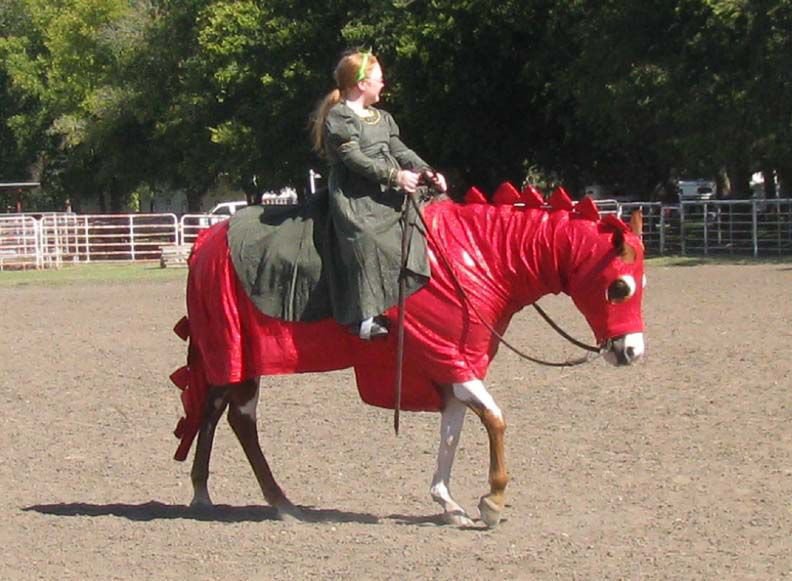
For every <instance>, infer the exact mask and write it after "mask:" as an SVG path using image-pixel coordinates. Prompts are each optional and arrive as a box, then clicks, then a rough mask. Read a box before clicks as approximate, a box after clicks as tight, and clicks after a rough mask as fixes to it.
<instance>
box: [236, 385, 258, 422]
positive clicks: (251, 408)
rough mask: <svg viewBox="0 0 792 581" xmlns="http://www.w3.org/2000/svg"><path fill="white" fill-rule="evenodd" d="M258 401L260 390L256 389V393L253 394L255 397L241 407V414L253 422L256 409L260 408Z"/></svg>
mask: <svg viewBox="0 0 792 581" xmlns="http://www.w3.org/2000/svg"><path fill="white" fill-rule="evenodd" d="M258 401H259V388H258V387H256V391H255V392H254V393H253V397H251V398H250V399H249V400H248V401H246V402H245V403H244V404H243V405H241V406H239V413H240V414H242V415H244V416H248V417H249V418H250V419H251V420H252V421H253V422H255V421H256V408H257V407H258Z"/></svg>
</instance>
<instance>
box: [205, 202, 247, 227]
mask: <svg viewBox="0 0 792 581" xmlns="http://www.w3.org/2000/svg"><path fill="white" fill-rule="evenodd" d="M247 205H248V203H247V201H246V200H239V201H235V202H220V203H219V204H216V205H215V206H214V207H213V208H212V209H211V210H209V214H208V215H207V216H206V217H204V218H201V219H200V220H199V225H200V226H201V227H202V228H206V227H208V226H213V225H214V224H217V223H218V222H222V221H223V220H227V219H228V218H230V217H231V216H233V215H234V214H236V212H237V211H238V210H241V209H242V208H245V207H247Z"/></svg>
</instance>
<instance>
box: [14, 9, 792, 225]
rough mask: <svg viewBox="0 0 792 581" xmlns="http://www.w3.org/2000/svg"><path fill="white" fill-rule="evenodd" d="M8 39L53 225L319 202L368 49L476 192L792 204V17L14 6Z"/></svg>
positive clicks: (450, 167)
mask: <svg viewBox="0 0 792 581" xmlns="http://www.w3.org/2000/svg"><path fill="white" fill-rule="evenodd" d="M0 30H2V37H0V179H27V178H29V177H33V178H41V179H42V180H43V181H44V183H45V184H46V191H47V192H48V196H49V197H48V199H47V200H44V201H43V202H42V203H49V204H55V203H58V201H59V200H62V199H63V198H65V197H72V198H73V199H74V198H75V197H78V196H80V195H99V196H100V197H101V199H102V200H104V202H105V204H106V209H107V210H119V209H122V208H123V207H124V206H125V205H126V204H127V202H128V200H129V197H130V196H131V195H132V194H133V192H135V191H136V190H138V189H140V188H144V187H145V188H149V189H161V190H166V191H167V190H173V189H182V190H184V191H186V192H187V193H188V198H189V203H190V206H191V208H193V209H197V208H198V205H199V204H200V200H201V197H202V195H203V194H204V193H205V192H206V191H207V189H208V188H210V187H211V186H212V184H214V183H215V182H216V181H217V179H218V178H219V177H220V176H225V178H226V179H230V180H231V181H232V182H233V183H234V184H236V185H237V186H238V187H240V188H242V189H244V190H246V191H248V192H250V193H252V192H253V191H254V190H255V189H256V188H261V187H262V186H263V185H267V184H269V185H277V184H285V183H287V182H291V183H293V184H295V185H297V186H298V187H299V186H301V185H302V181H303V180H304V179H305V175H306V172H307V169H308V167H311V166H313V167H318V166H319V164H320V163H321V162H320V161H319V160H318V159H317V158H316V157H315V156H314V155H313V154H312V153H311V151H310V145H309V143H308V132H307V124H308V119H309V117H310V115H311V112H312V110H313V108H314V106H315V104H316V103H317V101H318V100H319V99H320V98H321V97H322V96H323V95H324V94H325V93H326V92H327V91H329V90H330V89H331V88H332V77H331V73H332V68H333V66H334V64H335V62H336V60H337V59H338V56H339V55H340V53H341V52H342V51H343V50H344V49H345V48H348V47H355V46H359V47H371V48H372V49H373V50H374V51H375V52H376V53H377V54H378V55H379V56H380V59H381V60H382V62H383V64H384V68H385V75H386V80H387V87H386V92H385V95H384V99H383V106H384V107H386V108H388V109H389V110H391V111H392V112H393V113H394V115H395V117H396V119H397V120H398V121H399V123H400V125H401V127H402V132H403V134H404V136H405V138H406V140H407V141H408V143H410V144H411V145H412V146H413V147H414V148H415V149H416V150H418V151H419V152H420V153H421V155H422V156H423V157H425V158H426V159H427V160H429V161H430V162H431V163H433V164H434V165H436V166H437V167H438V168H440V169H442V170H444V171H446V172H448V173H449V174H450V175H451V176H452V177H453V181H454V182H455V183H456V184H458V186H459V188H464V187H465V186H466V185H468V184H473V183H475V184H478V185H480V186H483V187H489V188H492V187H494V186H495V185H497V183H499V182H500V181H503V180H506V179H510V180H513V181H517V182H519V181H521V180H522V179H524V178H525V176H526V175H529V174H530V175H532V176H540V177H541V178H542V179H543V180H544V181H546V182H547V183H548V184H549V183H553V182H563V183H565V184H567V185H568V186H569V188H570V189H571V190H573V191H579V190H580V189H581V188H582V186H583V185H585V184H587V183H593V182H600V183H611V184H617V185H619V186H620V187H622V188H623V189H625V190H626V191H629V192H632V193H634V194H636V195H640V196H643V197H649V196H650V195H652V192H653V191H654V190H655V188H656V186H657V185H658V184H663V183H665V182H668V181H669V180H671V179H673V178H674V177H677V176H691V177H693V176H714V175H720V176H722V177H724V178H726V177H728V178H729V180H730V182H731V186H732V190H733V193H734V194H735V195H744V194H746V192H747V190H748V177H749V176H750V174H751V173H752V172H755V171H764V172H765V173H766V174H767V175H768V176H770V175H772V174H776V175H778V177H779V178H780V179H781V182H782V187H785V188H786V191H789V190H790V189H792V161H791V160H792V78H791V77H792V46H790V44H791V43H792V41H791V40H790V34H789V32H790V30H792V0H673V1H670V2H664V1H661V0H638V1H635V0H631V1H627V0H608V1H606V2H594V1H593V0H572V1H566V2H560V1H558V0H500V1H499V2H493V1H491V0H332V1H331V0H0ZM725 183H726V181H725V179H724V184H725Z"/></svg>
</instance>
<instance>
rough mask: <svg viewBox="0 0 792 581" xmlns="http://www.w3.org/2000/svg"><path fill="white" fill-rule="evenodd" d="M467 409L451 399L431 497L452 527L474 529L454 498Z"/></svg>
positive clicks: (442, 424)
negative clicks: (454, 471) (453, 471)
mask: <svg viewBox="0 0 792 581" xmlns="http://www.w3.org/2000/svg"><path fill="white" fill-rule="evenodd" d="M466 411H467V407H466V406H465V404H464V403H462V402H461V401H459V400H458V399H457V398H455V397H449V398H448V401H447V402H446V406H445V408H444V409H443V413H442V415H441V418H440V445H439V446H438V450H437V469H436V470H435V473H434V476H433V477H432V487H431V489H430V491H429V492H430V494H431V495H432V499H433V500H434V501H435V502H436V503H438V504H439V505H440V506H442V507H443V517H444V518H445V520H446V522H447V523H449V524H454V525H457V526H470V525H472V524H473V521H472V520H471V519H470V518H469V517H468V516H467V514H466V513H465V510H464V509H463V508H462V507H461V506H460V505H459V504H457V502H456V501H455V500H454V499H453V498H452V497H451V490H450V483H451V468H452V467H453V466H454V457H455V455H456V450H457V445H458V444H459V437H460V435H461V433H462V426H463V425H464V423H465V412H466Z"/></svg>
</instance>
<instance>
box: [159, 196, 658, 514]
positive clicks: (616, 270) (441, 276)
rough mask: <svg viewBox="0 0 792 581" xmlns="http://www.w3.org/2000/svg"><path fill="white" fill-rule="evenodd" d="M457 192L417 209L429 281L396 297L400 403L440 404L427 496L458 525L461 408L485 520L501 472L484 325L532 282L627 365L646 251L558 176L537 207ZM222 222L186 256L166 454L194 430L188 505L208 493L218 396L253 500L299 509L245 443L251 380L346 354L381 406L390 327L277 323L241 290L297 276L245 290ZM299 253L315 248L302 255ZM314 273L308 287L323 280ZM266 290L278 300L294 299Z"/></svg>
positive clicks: (496, 321)
mask: <svg viewBox="0 0 792 581" xmlns="http://www.w3.org/2000/svg"><path fill="white" fill-rule="evenodd" d="M466 201H467V203H464V204H460V203H455V202H452V201H449V200H444V201H436V202H433V203H430V204H428V205H427V206H426V207H425V209H424V218H425V224H426V225H427V230H428V231H427V243H428V257H429V263H430V267H431V279H430V281H429V283H428V284H427V285H426V286H424V287H423V288H421V289H420V290H418V291H417V292H415V293H414V294H412V295H411V296H409V297H408V298H407V301H406V312H405V314H404V320H405V327H404V363H403V369H402V373H403V375H402V380H403V387H402V396H401V403H400V408H401V409H404V410H416V411H417V410H421V411H440V412H441V413H442V415H441V438H440V446H439V452H438V461H437V469H436V472H435V474H434V477H433V479H432V484H431V495H432V497H433V499H434V500H435V501H436V502H438V503H439V504H440V505H441V506H442V507H443V515H444V518H445V520H446V521H447V522H449V523H453V524H457V525H469V524H471V523H472V520H471V519H470V517H469V516H468V515H467V513H466V512H465V511H464V510H463V509H462V507H461V506H460V505H459V504H458V503H457V502H456V501H455V500H454V499H453V498H452V497H451V494H450V491H449V480H450V476H451V468H452V465H453V460H454V455H455V451H456V446H457V443H458V441H459V436H460V433H461V428H462V424H463V420H464V415H465V411H466V409H467V408H471V409H472V410H473V411H474V412H475V413H476V414H477V415H478V416H479V418H480V419H481V421H482V422H483V424H484V426H485V428H486V430H487V433H488V437H489V440H490V469H489V483H490V491H489V493H488V494H486V495H485V496H483V497H482V498H481V500H480V502H479V509H480V514H481V518H482V520H483V521H484V523H485V524H486V525H488V526H495V525H497V523H498V522H499V520H500V516H501V512H502V510H503V507H504V503H505V489H506V485H507V482H508V476H507V472H506V464H505V458H504V430H505V422H504V419H503V414H502V412H501V410H500V409H499V408H498V406H497V404H496V403H495V400H494V399H493V398H492V396H491V395H490V393H489V392H488V391H487V389H486V387H485V385H484V383H483V380H484V378H485V376H486V374H487V369H488V368H489V365H490V363H491V361H492V359H493V357H494V356H495V353H496V352H497V349H498V341H497V339H496V338H495V337H494V335H493V333H492V329H494V330H495V331H497V332H498V333H500V334H502V333H503V332H505V330H506V328H507V326H508V324H509V322H510V320H511V318H512V316H513V315H514V314H515V313H516V312H517V311H519V310H520V309H522V308H523V307H525V306H526V305H530V304H532V303H534V302H535V301H537V300H538V299H539V298H540V297H542V296H543V295H546V294H549V293H553V294H558V293H560V292H564V293H566V294H568V295H570V296H571V298H572V300H573V301H574V303H575V305H576V306H577V307H578V309H579V310H580V311H581V313H582V314H583V315H584V316H585V318H586V320H587V321H588V323H589V326H590V327H591V329H592V331H593V333H594V336H595V338H596V340H597V343H598V344H599V345H600V346H601V349H602V351H603V352H604V353H605V358H606V359H607V360H608V361H609V362H611V363H613V364H616V365H626V364H630V363H633V362H634V361H636V360H637V359H638V358H640V357H641V355H642V353H643V349H644V344H643V321H642V315H641V301H642V294H643V282H644V273H643V257H644V255H643V245H642V243H641V240H640V228H641V224H640V215H639V213H635V214H634V215H633V220H632V224H631V227H629V226H627V225H626V224H625V223H624V222H622V221H621V220H619V219H618V218H616V217H615V216H605V217H600V215H599V212H598V210H597V208H596V206H595V204H594V203H593V202H592V201H591V200H590V199H588V198H585V199H584V200H583V201H581V202H580V203H578V204H576V205H575V204H574V203H573V202H572V200H571V199H570V198H569V196H568V195H567V194H566V193H565V192H564V191H563V190H562V189H560V188H559V189H557V190H556V191H555V192H554V193H553V195H552V196H551V197H550V199H549V205H548V204H545V202H544V200H543V198H542V197H541V195H539V194H538V192H536V191H535V190H533V189H530V188H529V189H526V190H525V191H523V192H522V193H519V192H517V190H516V189H514V187H513V186H511V185H510V184H504V185H503V186H501V188H499V189H498V191H497V192H496V193H495V195H494V197H493V201H494V203H493V204H489V203H486V200H485V199H484V198H483V196H482V195H481V194H480V193H479V192H478V191H477V190H471V192H469V193H468V195H467V196H466ZM247 211H248V210H244V211H243V212H247ZM250 211H251V212H258V213H261V212H263V211H264V210H262V209H250ZM293 211H294V212H299V211H300V210H299V209H295V210H293ZM237 215H239V213H237ZM235 219H239V220H242V219H244V218H232V219H231V220H230V221H226V222H223V223H220V224H217V225H215V226H213V227H212V228H210V229H208V230H205V231H203V232H202V233H201V234H200V236H199V237H198V240H196V243H195V245H194V247H193V251H192V254H191V256H190V260H189V267H190V271H189V276H188V283H187V310H188V317H187V318H184V319H182V321H180V322H179V323H178V324H177V326H176V329H175V331H176V332H177V333H178V334H179V335H180V336H182V338H184V339H187V338H189V340H190V344H189V350H188V360H187V366H186V367H183V368H181V369H180V370H178V371H177V372H175V373H174V374H173V375H172V379H173V381H174V383H176V385H178V386H179V387H180V388H181V389H182V390H183V391H182V402H183V406H184V411H185V416H184V417H183V418H182V419H181V420H180V422H179V424H178V426H177V429H176V432H175V434H176V436H177V437H178V438H180V440H181V442H180V445H179V448H178V450H177V452H176V459H177V460H184V459H185V458H186V456H187V453H188V451H189V448H190V446H191V444H192V441H193V439H194V437H195V435H196V434H198V446H197V450H196V453H195V458H194V463H193V469H192V481H193V487H194V497H193V503H194V504H199V505H200V504H211V501H210V497H209V493H208V488H207V480H208V473H209V455H210V452H211V447H212V441H213V436H214V430H215V426H216V424H217V422H218V420H219V418H220V417H221V415H222V413H223V412H224V410H225V409H226V407H229V413H228V419H229V423H230V424H231V426H232V429H233V430H234V432H235V433H236V435H237V437H238V439H239V441H240V443H241V444H242V447H243V449H244V451H245V453H246V455H247V457H248V459H249V461H250V463H251V465H252V468H253V470H254V472H255V474H256V477H257V478H258V481H259V483H260V485H261V488H262V492H263V494H264V496H265V498H266V499H267V501H268V502H269V503H270V504H271V505H272V506H274V507H276V508H277V509H278V511H279V514H280V515H281V516H282V517H284V518H288V517H296V518H300V517H301V511H300V510H299V509H298V508H297V507H296V506H294V505H293V504H292V503H291V502H290V501H289V500H288V498H287V497H286V495H285V494H284V492H283V491H282V490H281V488H280V487H279V486H278V484H277V483H276V482H275V479H274V477H273V476H272V473H271V471H270V468H269V465H268V464H267V461H266V459H265V457H264V455H263V453H262V451H261V448H260V446H259V443H258V436H257V432H256V425H255V422H256V403H257V401H258V383H257V379H258V378H259V377H260V376H265V375H277V374H287V373H305V372H317V371H330V370H337V369H344V368H350V367H351V368H354V372H355V378H356V382H357V387H358V391H359V394H360V397H361V398H362V400H363V401H364V402H366V403H368V404H371V405H375V406H380V407H384V408H393V407H394V405H395V399H394V390H393V387H392V386H393V384H394V381H393V378H394V376H395V374H396V363H395V351H396V339H395V336H396V333H391V334H390V335H389V336H388V338H387V339H385V340H382V341H371V342H368V341H362V340H361V339H359V338H358V337H356V336H354V335H352V334H350V333H349V332H348V331H347V330H346V329H345V328H344V327H343V326H341V325H339V324H338V323H336V322H335V321H334V320H332V319H330V318H324V319H319V320H304V321H299V320H298V321H294V320H292V321H289V320H284V319H285V318H288V317H280V318H279V317H276V316H272V313H270V314H266V313H265V312H263V311H262V310H261V308H259V306H257V302H259V303H260V302H261V301H257V299H256V297H255V296H253V295H255V294H256V293H258V295H259V297H258V298H261V295H266V294H267V292H279V293H283V294H284V295H289V294H290V293H291V295H294V294H295V293H294V289H295V286H299V284H302V285H303V288H304V285H305V283H304V282H303V283H298V282H296V275H295V279H293V280H292V281H291V282H288V284H286V288H282V287H278V288H274V289H262V288H258V289H256V288H255V287H256V282H255V280H254V281H252V282H251V280H250V277H245V276H241V273H240V272H238V269H235V257H234V256H232V254H233V253H232V251H231V250H230V249H229V229H233V228H234V227H235V226H234V224H235V223H234V220H235ZM238 246H240V247H241V248H243V249H244V248H250V247H252V246H255V244H253V243H251V244H247V245H246V244H245V243H244V241H243V243H242V244H241V245H238ZM240 252H241V251H240ZM300 252H302V251H300ZM312 261H313V262H314V263H316V262H317V260H316V257H313V258H311V259H309V260H307V262H312ZM264 262H267V261H266V260H264V261H262V263H264ZM270 262H271V261H270ZM304 262H305V261H304ZM318 262H319V264H320V263H321V261H318ZM262 269H263V267H259V268H258V272H261V271H262ZM253 270H256V269H253ZM293 270H294V271H295V272H296V271H297V270H298V268H296V267H295V268H293ZM318 272H319V274H316V273H315V274H314V277H313V279H312V280H313V283H312V284H314V285H315V288H319V287H320V286H321V285H320V279H321V273H320V270H319V271H318ZM243 279H244V280H243ZM265 302H266V301H265ZM309 302H310V301H309ZM320 302H321V301H320ZM276 303H277V304H278V305H280V306H279V307H278V308H280V309H282V310H283V309H285V310H288V311H290V312H292V311H293V310H294V308H295V305H294V304H293V303H289V304H288V308H286V307H284V306H283V304H284V303H283V302H277V301H276ZM312 304H315V302H314V303H312ZM300 308H303V310H304V311H305V309H306V308H307V307H305V305H302V306H301V307H300ZM307 310H309V311H310V308H307ZM397 311H398V307H393V308H391V309H390V310H389V311H388V312H387V313H386V315H387V317H388V318H389V319H391V320H396V318H397V316H398V312H397Z"/></svg>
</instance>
